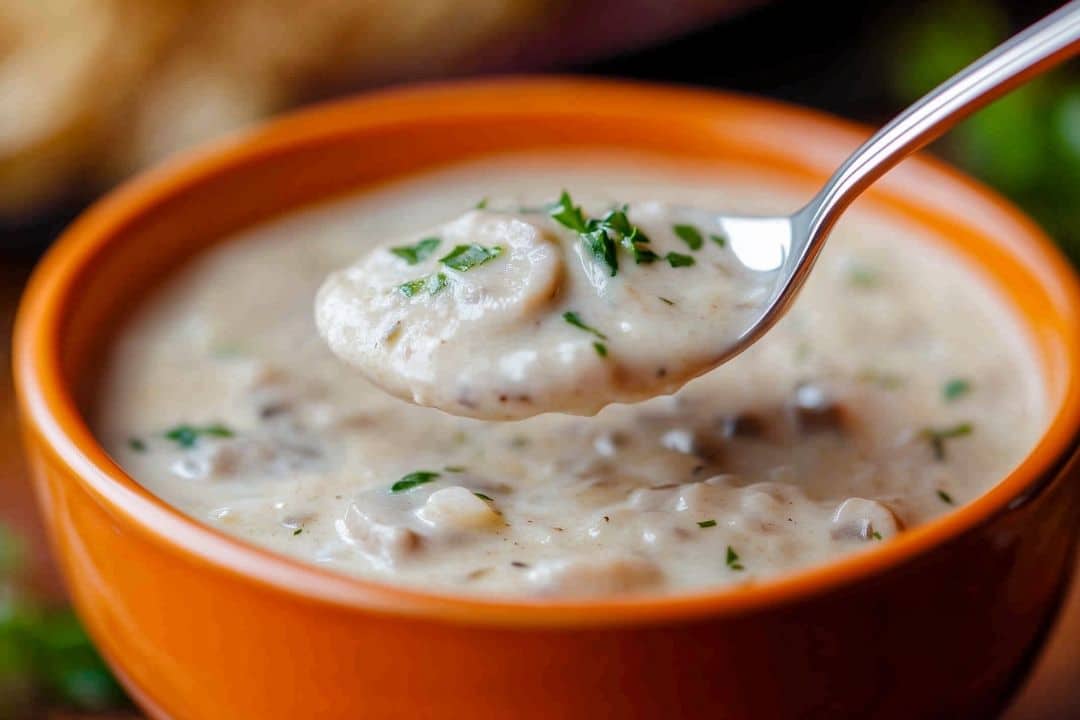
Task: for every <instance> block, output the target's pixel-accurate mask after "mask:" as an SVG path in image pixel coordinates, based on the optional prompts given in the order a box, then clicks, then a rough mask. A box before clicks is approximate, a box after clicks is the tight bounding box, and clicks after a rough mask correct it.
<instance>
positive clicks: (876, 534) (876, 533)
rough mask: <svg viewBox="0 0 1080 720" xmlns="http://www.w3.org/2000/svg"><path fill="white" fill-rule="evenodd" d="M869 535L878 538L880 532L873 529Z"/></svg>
mask: <svg viewBox="0 0 1080 720" xmlns="http://www.w3.org/2000/svg"><path fill="white" fill-rule="evenodd" d="M870 537H872V538H874V539H875V540H880V539H881V533H879V532H878V531H877V530H875V531H874V532H872V533H870Z"/></svg>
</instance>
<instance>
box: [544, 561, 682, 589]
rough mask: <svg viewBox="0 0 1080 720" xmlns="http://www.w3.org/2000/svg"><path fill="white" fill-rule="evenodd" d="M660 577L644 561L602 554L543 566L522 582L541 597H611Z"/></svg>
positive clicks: (655, 580) (660, 577)
mask: <svg viewBox="0 0 1080 720" xmlns="http://www.w3.org/2000/svg"><path fill="white" fill-rule="evenodd" d="M662 577H663V575H662V573H661V572H660V568H659V567H657V566H656V564H655V563H653V562H652V561H650V560H646V559H645V558H641V557H637V556H633V555H607V554H604V555H595V556H593V557H580V558H572V559H561V560H551V561H546V562H542V563H540V564H538V565H536V566H535V567H533V568H532V569H531V570H529V571H528V573H526V575H525V580H526V582H528V583H529V585H531V586H532V587H533V588H534V589H535V590H536V592H537V593H538V594H541V595H549V594H550V595H610V594H614V593H626V592H636V591H640V590H643V589H645V588H648V587H650V586H654V585H656V584H657V583H659V582H660V580H661V579H662Z"/></svg>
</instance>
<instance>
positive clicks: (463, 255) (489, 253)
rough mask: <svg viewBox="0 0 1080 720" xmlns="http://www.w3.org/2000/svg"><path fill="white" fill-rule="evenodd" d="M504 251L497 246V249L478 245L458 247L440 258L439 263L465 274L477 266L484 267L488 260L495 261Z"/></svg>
mask: <svg viewBox="0 0 1080 720" xmlns="http://www.w3.org/2000/svg"><path fill="white" fill-rule="evenodd" d="M502 251H503V249H502V248H501V247H499V246H498V245H496V246H495V247H484V246H483V245H477V244H476V243H471V244H469V245H458V246H457V247H455V248H454V249H453V250H451V251H450V252H449V253H447V254H446V255H443V256H442V257H441V258H439V262H441V263H442V264H443V265H445V266H446V267H448V268H452V269H454V270H458V271H460V272H465V271H466V270H470V269H472V268H474V267H476V266H477V265H483V264H484V263H486V262H487V261H488V260H494V259H495V258H497V257H499V255H501V254H502Z"/></svg>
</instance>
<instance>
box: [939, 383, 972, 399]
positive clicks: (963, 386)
mask: <svg viewBox="0 0 1080 720" xmlns="http://www.w3.org/2000/svg"><path fill="white" fill-rule="evenodd" d="M969 392H971V381H970V380H965V379H964V378H952V379H951V380H949V381H948V382H946V383H945V385H944V387H942V388H941V394H942V395H944V396H945V401H946V402H952V401H953V400H959V399H960V398H962V397H964V396H965V395H967V394H968V393H969Z"/></svg>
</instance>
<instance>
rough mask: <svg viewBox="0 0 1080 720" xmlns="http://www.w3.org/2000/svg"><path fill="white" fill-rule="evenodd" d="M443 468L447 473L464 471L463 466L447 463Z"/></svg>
mask: <svg viewBox="0 0 1080 720" xmlns="http://www.w3.org/2000/svg"><path fill="white" fill-rule="evenodd" d="M443 470H445V471H446V472H448V473H463V472H465V468H464V467H462V466H461V465H447V466H446V467H444V468H443Z"/></svg>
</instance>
